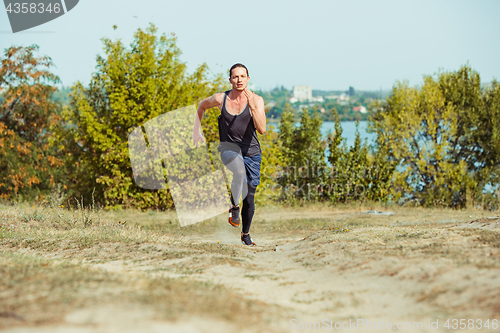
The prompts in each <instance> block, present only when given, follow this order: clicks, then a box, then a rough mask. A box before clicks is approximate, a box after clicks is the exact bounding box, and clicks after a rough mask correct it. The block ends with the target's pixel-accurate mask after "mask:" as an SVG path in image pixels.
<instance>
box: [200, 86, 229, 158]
mask: <svg viewBox="0 0 500 333" xmlns="http://www.w3.org/2000/svg"><path fill="white" fill-rule="evenodd" d="M223 95H224V94H223V93H218V94H215V95H212V96H210V97H208V98H205V99H204V100H203V101H201V103H200V105H198V110H197V111H196V115H195V117H194V124H193V144H194V146H195V147H196V148H198V141H200V140H201V141H202V142H205V139H203V135H201V133H200V127H201V118H203V115H204V114H205V111H206V110H207V109H210V108H213V107H216V106H217V107H220V106H221V105H222V98H223Z"/></svg>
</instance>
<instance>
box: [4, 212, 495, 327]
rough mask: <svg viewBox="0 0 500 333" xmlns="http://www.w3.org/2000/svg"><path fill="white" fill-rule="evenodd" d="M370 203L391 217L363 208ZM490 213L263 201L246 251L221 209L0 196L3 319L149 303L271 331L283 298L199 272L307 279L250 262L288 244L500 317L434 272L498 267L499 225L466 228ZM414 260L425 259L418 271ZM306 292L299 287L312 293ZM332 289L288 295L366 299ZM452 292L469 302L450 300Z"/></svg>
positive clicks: (309, 257)
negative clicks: (183, 212) (252, 294)
mask: <svg viewBox="0 0 500 333" xmlns="http://www.w3.org/2000/svg"><path fill="white" fill-rule="evenodd" d="M373 210H377V211H391V212H393V213H394V215H373V214H367V213H366V212H367V211H373ZM493 215H495V212H488V211H482V210H473V209H470V210H450V209H422V208H402V207H384V206H377V205H372V204H359V203H356V204H351V205H345V206H333V207H332V206H328V205H325V204H315V205H309V206H307V207H306V206H303V207H266V208H260V209H258V211H257V213H256V215H255V217H254V221H255V222H254V224H253V226H252V235H260V237H261V238H262V239H269V240H270V241H268V242H267V243H265V245H263V246H259V247H257V248H253V249H251V251H249V249H248V248H244V247H242V246H234V245H227V244H219V243H218V242H217V238H215V237H214V236H212V235H214V234H216V233H217V232H218V230H220V228H221V226H222V225H223V226H224V227H227V226H226V222H222V224H221V222H220V218H214V219H212V220H209V221H205V222H202V223H198V224H195V225H191V226H188V227H185V228H180V227H179V223H178V221H177V218H176V216H175V213H174V212H154V211H152V212H140V211H133V210H127V211H114V212H104V211H98V210H95V209H94V210H92V209H90V210H89V209H82V207H76V208H75V207H72V208H71V209H68V208H67V207H60V206H57V207H41V206H38V207H35V206H29V205H17V206H8V205H3V206H0V251H1V252H0V304H2V308H0V319H1V320H0V328H5V327H9V326H16V325H41V324H47V323H54V322H60V321H62V320H63V318H64V314H65V313H67V312H68V311H71V310H74V309H77V308H81V307H85V306H88V305H92V304H103V303H109V304H117V303H133V304H136V303H137V304H140V305H141V306H145V307H150V308H152V309H154V311H155V312H156V313H158V314H159V317H160V318H163V319H168V320H172V319H174V318H177V317H178V316H179V315H181V314H185V313H186V312H189V313H192V314H200V315H207V316H215V317H216V318H220V319H221V320H225V321H229V322H231V323H235V324H236V325H240V324H239V323H242V322H244V323H246V325H254V326H255V327H266V329H265V330H267V331H269V332H271V331H273V329H270V328H269V327H268V326H266V325H267V324H269V323H270V320H272V319H270V318H271V317H270V314H273V315H277V316H278V317H279V316H280V314H281V316H283V313H286V311H285V310H280V307H279V306H280V304H279V303H276V304H274V303H272V302H264V301H259V300H248V299H245V301H243V302H242V301H241V296H239V294H237V293H234V292H232V290H231V288H229V287H222V286H221V285H220V284H216V283H212V282H207V281H205V282H200V281H201V280H203V279H204V278H205V277H206V276H207V275H204V274H205V273H206V272H207V271H213V269H214V267H229V268H231V269H234V270H241V271H242V272H243V273H241V274H242V275H241V277H242V278H243V279H244V280H246V281H249V282H250V283H258V282H262V281H268V283H276V287H277V288H281V287H283V288H286V287H290V288H292V287H293V288H306V287H307V283H304V282H302V281H283V280H280V279H279V278H277V277H276V276H275V275H276V274H277V273H276V272H275V271H273V270H272V269H274V268H272V267H271V268H270V267H268V266H259V265H260V264H261V263H260V262H258V261H257V260H256V258H257V256H264V257H265V256H266V255H268V254H269V253H274V252H276V251H278V246H287V245H290V246H291V245H293V247H290V250H289V252H287V253H286V254H285V256H286V258H287V259H291V260H292V261H291V262H292V263H294V264H298V265H301V267H303V269H306V270H309V271H312V272H314V271H321V270H325V269H331V268H332V267H333V268H334V269H335V271H336V272H342V273H344V274H348V273H349V274H350V273H353V274H354V273H356V274H357V272H369V273H368V274H369V275H373V276H387V277H391V278H395V279H399V280H405V279H412V280H413V281H417V282H418V283H421V286H422V288H420V289H418V288H416V289H415V290H413V291H411V292H408V297H410V298H411V299H413V300H414V301H415V302H417V303H426V304H428V305H429V306H431V307H433V308H434V309H437V310H438V311H441V313H448V314H450V313H453V312H454V311H466V310H467V309H466V308H465V305H464V304H466V303H467V302H469V303H471V304H475V305H477V307H478V308H479V309H483V310H484V311H488V312H489V313H493V314H500V303H499V302H498V301H496V300H495V299H494V298H491V297H489V296H488V295H486V294H484V293H481V290H482V289H481V290H479V291H478V292H477V293H475V294H474V295H472V294H471V295H470V296H467V295H469V294H468V293H471V288H472V282H471V283H465V282H464V283H461V284H459V286H457V285H453V284H446V283H444V282H443V283H437V282H436V281H438V279H439V278H438V277H439V274H447V273H450V274H451V272H453V271H454V270H458V271H460V272H464V273H463V274H464V276H467V274H469V273H465V272H468V271H469V270H479V271H481V272H487V270H496V269H499V268H500V229H495V228H493V229H484V228H475V229H474V228H468V227H465V228H464V226H467V225H466V224H467V222H470V221H474V220H480V221H486V222H485V223H494V222H495V221H497V220H495V219H489V220H488V219H486V217H491V216H493ZM254 238H255V236H254ZM15 252H18V253H15ZM443 263H445V264H446V265H445V264H443ZM419 265H421V266H422V267H426V266H425V265H430V266H429V267H432V268H429V269H422V270H418V271H417V270H416V268H415V267H416V266H419ZM443 265H445V266H443ZM461 274H462V273H461ZM485 274H486V273H485ZM173 277H178V278H173ZM191 277H194V279H191ZM485 281H486V280H485ZM488 281H489V280H488ZM488 283H489V282H488ZM423 286H428V288H424V287H423ZM492 287H494V288H495V289H493V290H497V291H498V286H497V285H495V284H494V285H491V284H487V283H486V284H485V285H484V286H483V287H482V288H483V289H484V290H486V289H487V288H490V289H491V288H492ZM485 288H486V289H485ZM306 291H307V290H305V291H302V294H300V295H306V296H307V295H309V294H311V295H312V294H313V293H311V292H309V293H307V292H306ZM490 291H491V290H490ZM330 294H331V292H330V293H329V292H328V291H323V292H322V294H321V295H319V296H318V295H316V296H314V297H313V296H311V297H309V296H307V297H306V296H300V297H299V296H296V295H294V296H293V297H292V299H291V301H292V302H295V303H297V304H300V305H301V306H302V305H304V306H305V305H313V304H315V303H317V302H320V303H321V302H327V301H331V302H333V303H332V304H333V305H330V308H335V309H336V311H337V310H338V309H339V308H343V309H345V308H346V307H347V305H346V304H351V305H352V306H354V305H355V306H354V307H355V308H358V307H362V303H363V302H362V301H361V300H359V299H356V298H355V297H354V298H353V296H349V297H351V298H350V299H334V298H335V297H334V296H332V295H333V294H332V295H330ZM490 294H491V292H490ZM297 295H299V294H297ZM325 295H326V296H325ZM328 295H330V296H328ZM456 295H460V297H462V298H464V301H460V302H455V303H453V302H450V301H449V299H450V298H452V297H454V296H456ZM308 297H309V298H308ZM346 297H347V296H346ZM467 297H468V298H467ZM335 304H336V305H335ZM276 305H277V306H278V307H276ZM283 311H285V312H283ZM275 319H276V318H275ZM263 323H264V324H263ZM262 325H264V326H262Z"/></svg>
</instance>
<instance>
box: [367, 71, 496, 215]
mask: <svg viewBox="0 0 500 333" xmlns="http://www.w3.org/2000/svg"><path fill="white" fill-rule="evenodd" d="M499 100H500V89H499V88H498V84H497V83H496V81H494V82H493V84H492V85H491V87H489V88H481V84H480V77H479V74H478V73H476V72H474V71H473V70H472V69H471V68H470V67H468V66H463V67H462V68H461V69H460V70H459V71H457V72H445V73H440V74H439V75H438V76H437V78H433V77H431V76H426V77H424V83H423V85H422V86H421V87H414V88H412V87H409V86H408V84H407V83H406V82H399V83H397V84H396V85H395V86H394V88H393V91H392V94H391V96H390V97H389V98H388V99H387V100H386V101H385V102H382V103H380V102H379V103H375V105H374V107H375V109H376V111H375V112H374V114H373V116H372V118H371V124H370V128H371V130H373V132H375V133H376V134H377V146H378V147H381V148H383V149H386V151H387V156H388V157H389V159H390V160H391V161H392V162H394V163H396V164H398V168H397V171H396V173H395V179H394V186H393V192H392V195H393V200H394V201H395V202H400V203H407V202H412V203H415V204H416V205H422V206H434V205H441V206H450V207H464V206H466V204H472V203H473V202H474V201H476V202H477V201H478V200H482V199H481V198H482V195H483V194H482V192H483V189H484V187H485V185H487V184H488V183H489V184H496V183H497V182H498V167H497V165H498V162H499V156H500V155H499V153H500V149H499V148H500V145H499V141H498V140H499V139H498V138H499V127H498V116H499V113H500V104H499V102H498V101H499Z"/></svg>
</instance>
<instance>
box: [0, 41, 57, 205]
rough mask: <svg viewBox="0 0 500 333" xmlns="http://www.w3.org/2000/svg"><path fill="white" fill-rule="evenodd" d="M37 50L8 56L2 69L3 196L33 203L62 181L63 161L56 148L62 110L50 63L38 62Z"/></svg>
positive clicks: (0, 181) (47, 60) (0, 161)
mask: <svg viewBox="0 0 500 333" xmlns="http://www.w3.org/2000/svg"><path fill="white" fill-rule="evenodd" d="M37 50H38V46H36V45H32V46H28V47H22V46H20V47H11V48H9V49H6V50H5V53H4V56H3V57H2V59H1V61H2V67H1V68H0V94H1V97H0V170H1V171H0V174H1V176H0V195H1V196H2V197H3V198H12V199H14V198H15V199H17V200H22V199H27V200H28V199H29V200H33V199H36V198H39V199H40V198H41V196H43V195H44V194H46V192H48V191H49V190H50V189H51V188H52V187H53V186H54V184H55V183H56V182H59V178H60V176H62V175H61V170H60V167H61V165H62V160H61V159H60V158H59V157H58V153H57V151H56V149H55V147H54V145H52V142H53V141H52V139H53V138H52V137H51V135H52V129H53V126H54V124H55V123H57V122H58V120H59V119H60V116H59V109H60V106H59V105H58V104H57V103H56V102H55V101H54V100H53V99H52V98H51V95H52V94H53V93H54V92H56V91H57V89H56V88H55V87H54V84H56V83H58V82H59V79H58V77H57V76H55V75H54V74H52V73H51V72H50V71H49V69H50V67H51V66H52V61H51V59H50V58H49V57H46V56H36V55H35V52H36V51H37Z"/></svg>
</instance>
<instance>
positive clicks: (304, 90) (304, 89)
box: [293, 86, 312, 102]
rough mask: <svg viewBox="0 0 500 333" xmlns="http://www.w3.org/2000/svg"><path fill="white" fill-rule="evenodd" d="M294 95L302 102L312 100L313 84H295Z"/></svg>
mask: <svg viewBox="0 0 500 333" xmlns="http://www.w3.org/2000/svg"><path fill="white" fill-rule="evenodd" d="M293 97H294V98H296V99H297V101H300V102H303V101H310V100H312V89H311V86H294V87H293Z"/></svg>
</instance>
